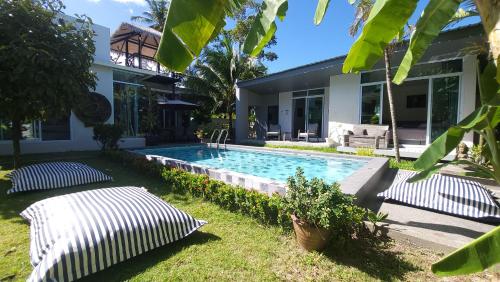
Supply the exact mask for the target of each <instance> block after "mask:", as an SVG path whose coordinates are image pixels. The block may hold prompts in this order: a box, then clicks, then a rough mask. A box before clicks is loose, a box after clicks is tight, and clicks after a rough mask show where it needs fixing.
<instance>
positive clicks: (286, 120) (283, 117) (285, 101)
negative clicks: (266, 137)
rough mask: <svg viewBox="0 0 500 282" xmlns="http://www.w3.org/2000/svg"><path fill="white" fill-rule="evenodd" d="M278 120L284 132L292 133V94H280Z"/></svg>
mask: <svg viewBox="0 0 500 282" xmlns="http://www.w3.org/2000/svg"><path fill="white" fill-rule="evenodd" d="M278 96H279V116H278V120H279V123H280V126H281V130H282V131H283V132H292V115H293V110H292V92H280V93H279V94H278Z"/></svg>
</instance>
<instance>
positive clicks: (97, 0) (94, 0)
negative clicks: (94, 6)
mask: <svg viewBox="0 0 500 282" xmlns="http://www.w3.org/2000/svg"><path fill="white" fill-rule="evenodd" d="M87 1H89V2H93V3H99V2H101V0H87Z"/></svg>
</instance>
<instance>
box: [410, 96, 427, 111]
mask: <svg viewBox="0 0 500 282" xmlns="http://www.w3.org/2000/svg"><path fill="white" fill-rule="evenodd" d="M425 107H427V95H425V94H422V95H409V96H406V108H408V109H415V108H425Z"/></svg>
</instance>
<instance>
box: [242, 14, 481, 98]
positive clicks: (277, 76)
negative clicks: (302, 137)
mask: <svg viewBox="0 0 500 282" xmlns="http://www.w3.org/2000/svg"><path fill="white" fill-rule="evenodd" d="M483 34H484V31H483V27H482V25H481V24H480V23H477V24H471V25H467V26H462V27H458V28H454V29H450V30H447V31H444V32H442V33H441V34H440V35H439V36H438V37H437V38H436V39H435V40H434V41H433V42H432V44H431V46H429V48H428V49H427V51H426V52H425V54H424V56H423V57H422V58H421V59H420V61H419V64H422V63H427V62H432V61H442V60H451V59H458V58H462V57H463V56H465V55H467V54H468V53H470V52H471V50H470V48H471V47H473V46H474V45H478V44H480V43H482V42H485V40H486V39H485V38H484V36H483ZM450 41H453V44H450ZM406 49H407V42H406V43H405V44H403V46H402V47H399V48H397V49H396V50H395V51H394V53H393V55H392V65H393V66H398V65H399V64H400V62H401V60H402V59H403V57H404V54H405V52H406ZM346 57H347V55H342V56H337V57H333V58H330V59H326V60H322V61H318V62H314V63H310V64H306V65H302V66H298V67H294V68H291V69H287V70H283V71H280V72H276V73H272V74H268V75H265V76H262V77H258V78H255V79H249V80H244V81H240V82H238V84H237V85H238V87H240V88H245V89H248V90H250V91H252V92H255V93H259V94H270V93H274V94H276V93H278V92H285V91H291V90H300V89H311V88H322V87H328V86H329V85H330V76H332V75H339V74H342V65H343V63H344V60H345V58H346ZM383 67H384V63H383V60H380V61H379V62H378V63H377V64H375V66H374V67H373V70H377V69H382V68H383ZM291 78H293V79H291Z"/></svg>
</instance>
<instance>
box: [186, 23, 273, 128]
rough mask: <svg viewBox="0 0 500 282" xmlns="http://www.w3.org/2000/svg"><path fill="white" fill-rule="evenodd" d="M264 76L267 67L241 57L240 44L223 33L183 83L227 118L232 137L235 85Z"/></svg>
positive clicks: (204, 53) (203, 54) (245, 56)
mask: <svg viewBox="0 0 500 282" xmlns="http://www.w3.org/2000/svg"><path fill="white" fill-rule="evenodd" d="M265 73H266V67H265V66H264V65H262V63H261V62H260V61H259V60H256V59H253V58H251V57H249V56H248V55H244V54H242V52H241V48H240V44H239V43H238V42H236V41H235V40H234V37H233V36H231V34H230V33H229V31H224V32H222V34H221V35H219V36H218V37H217V38H216V40H215V41H214V43H213V44H212V46H209V47H206V48H205V50H204V51H203V53H202V55H201V56H200V58H199V59H198V60H197V61H196V63H195V65H194V67H193V68H192V69H191V70H190V75H189V76H188V77H187V79H186V86H187V87H188V88H190V89H193V90H194V91H197V92H200V93H204V94H207V95H209V96H210V97H211V98H212V100H213V102H214V105H215V106H214V109H213V110H214V111H220V112H223V113H225V114H226V116H227V118H228V123H229V134H230V136H232V128H233V113H234V111H235V109H234V105H235V99H236V82H237V81H238V80H245V79H251V78H255V77H258V76H262V75H264V74H265Z"/></svg>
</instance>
